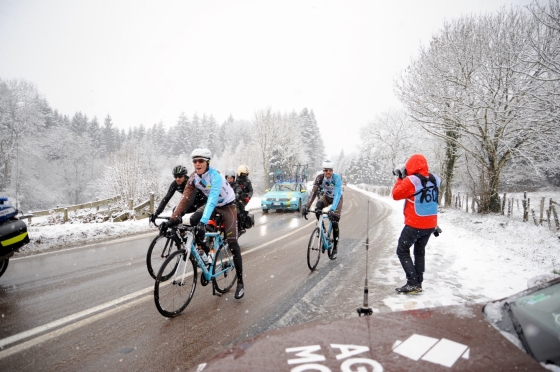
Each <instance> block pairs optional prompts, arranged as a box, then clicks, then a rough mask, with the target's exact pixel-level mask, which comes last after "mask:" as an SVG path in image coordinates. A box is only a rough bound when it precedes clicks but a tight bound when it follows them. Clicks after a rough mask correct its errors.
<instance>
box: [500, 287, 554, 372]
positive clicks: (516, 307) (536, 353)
mask: <svg viewBox="0 0 560 372" xmlns="http://www.w3.org/2000/svg"><path fill="white" fill-rule="evenodd" d="M509 305H510V310H511V313H510V315H511V317H512V321H513V323H514V327H515V328H516V331H517V333H518V334H519V336H520V337H521V339H522V341H524V344H525V346H526V347H528V349H529V350H528V351H529V352H530V353H531V354H532V355H533V357H534V358H535V359H536V360H538V361H539V362H548V363H554V364H556V365H560V283H556V284H554V285H551V286H549V287H547V288H543V289H539V290H537V291H535V292H533V293H531V294H529V295H526V296H523V297H520V298H518V299H516V300H515V301H513V302H512V303H510V304H509Z"/></svg>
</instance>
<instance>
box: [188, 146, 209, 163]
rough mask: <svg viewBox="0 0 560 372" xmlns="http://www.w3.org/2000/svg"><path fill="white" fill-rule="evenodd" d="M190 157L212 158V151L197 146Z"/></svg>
mask: <svg viewBox="0 0 560 372" xmlns="http://www.w3.org/2000/svg"><path fill="white" fill-rule="evenodd" d="M191 158H193V159H194V158H204V159H207V160H210V159H212V153H211V152H210V150H208V149H203V148H198V149H194V150H193V152H192V153H191Z"/></svg>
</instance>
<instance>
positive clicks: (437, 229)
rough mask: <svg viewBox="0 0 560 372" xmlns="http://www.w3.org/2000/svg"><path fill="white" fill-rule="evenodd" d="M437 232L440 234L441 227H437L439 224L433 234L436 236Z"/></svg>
mask: <svg viewBox="0 0 560 372" xmlns="http://www.w3.org/2000/svg"><path fill="white" fill-rule="evenodd" d="M439 234H441V229H440V228H439V226H436V228H435V230H434V236H435V237H436V238H437V237H438V236H439Z"/></svg>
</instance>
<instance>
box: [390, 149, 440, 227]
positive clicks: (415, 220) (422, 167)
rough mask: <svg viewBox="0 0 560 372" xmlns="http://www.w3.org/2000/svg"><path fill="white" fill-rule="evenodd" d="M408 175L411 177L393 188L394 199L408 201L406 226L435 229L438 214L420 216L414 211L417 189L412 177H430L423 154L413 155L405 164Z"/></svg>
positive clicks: (398, 179) (406, 203)
mask: <svg viewBox="0 0 560 372" xmlns="http://www.w3.org/2000/svg"><path fill="white" fill-rule="evenodd" d="M405 169H406V174H408V175H409V176H408V177H406V178H404V179H402V180H401V179H400V178H397V182H396V183H395V185H394V186H393V192H392V194H393V199H394V200H402V199H406V201H405V203H404V224H405V225H408V226H410V227H414V228H415V229H433V228H435V227H436V226H437V214H436V215H433V216H419V215H418V214H416V211H415V210H414V193H415V192H416V187H415V186H414V184H413V183H412V181H411V180H410V179H409V177H410V175H413V174H414V173H419V174H421V175H422V176H425V177H428V176H429V174H430V173H429V172H428V161H427V160H426V158H425V157H424V155H421V154H414V155H412V156H411V157H410V158H409V159H408V160H407V161H406V164H405Z"/></svg>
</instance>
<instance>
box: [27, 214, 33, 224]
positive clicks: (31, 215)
mask: <svg viewBox="0 0 560 372" xmlns="http://www.w3.org/2000/svg"><path fill="white" fill-rule="evenodd" d="M27 214H28V215H29V217H27V223H29V224H30V223H31V217H33V212H31V211H29V212H27Z"/></svg>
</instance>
